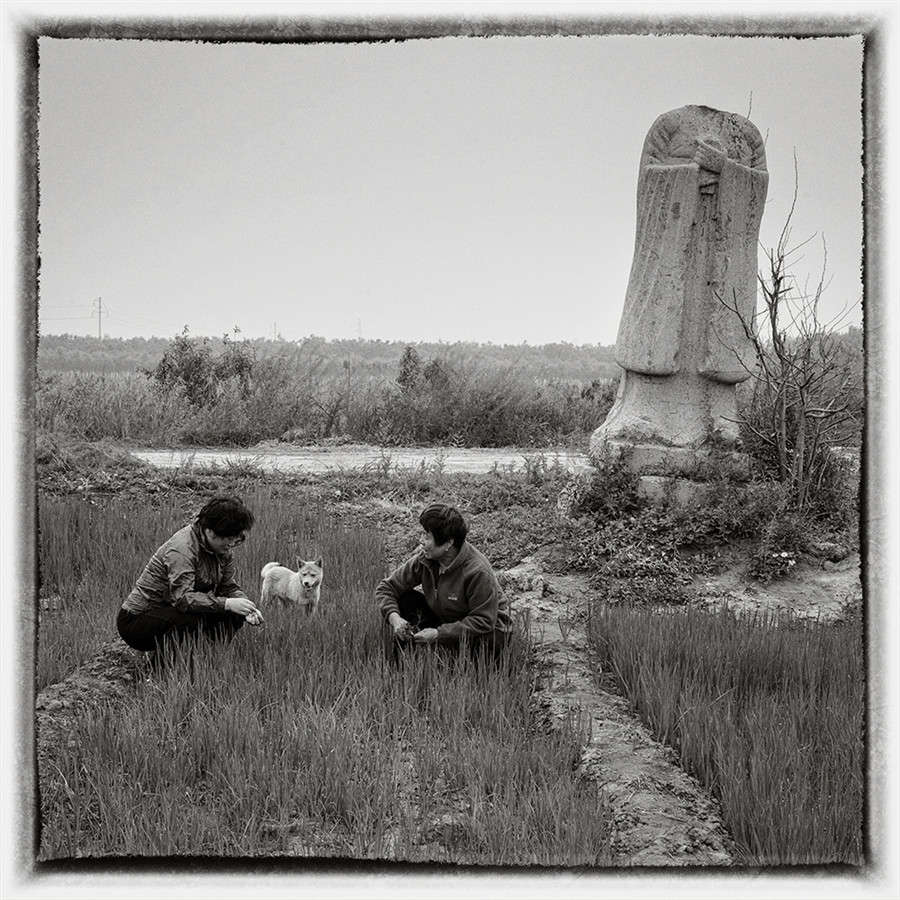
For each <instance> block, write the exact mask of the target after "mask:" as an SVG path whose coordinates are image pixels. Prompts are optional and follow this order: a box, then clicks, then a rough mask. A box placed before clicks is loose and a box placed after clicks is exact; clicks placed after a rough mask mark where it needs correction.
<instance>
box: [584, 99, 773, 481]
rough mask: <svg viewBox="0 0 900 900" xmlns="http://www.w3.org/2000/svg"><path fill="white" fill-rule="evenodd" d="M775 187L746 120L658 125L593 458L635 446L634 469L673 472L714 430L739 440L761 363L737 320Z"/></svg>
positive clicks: (709, 114) (685, 119)
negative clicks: (612, 382) (618, 372)
mask: <svg viewBox="0 0 900 900" xmlns="http://www.w3.org/2000/svg"><path fill="white" fill-rule="evenodd" d="M767 184H768V173H767V171H766V160H765V147H764V145H763V142H762V138H761V137H760V134H759V132H758V131H757V129H756V127H755V126H754V125H753V124H752V123H751V122H749V121H748V120H747V119H745V118H744V117H743V116H739V115H736V114H734V113H725V112H720V111H719V110H715V109H711V108H709V107H707V106H684V107H681V108H680V109H676V110H673V111H671V112H667V113H664V114H663V115H661V116H660V117H659V118H658V119H657V120H656V121H655V122H654V123H653V126H652V127H651V128H650V131H649V133H648V134H647V138H646V140H645V141H644V148H643V152H642V154H641V163H640V176H639V180H638V190H637V233H636V237H635V247H634V259H633V261H632V266H631V275H630V277H629V281H628V290H627V293H626V296H625V307H624V310H623V312H622V320H621V322H620V323H619V333H618V337H617V339H616V362H617V363H618V364H619V365H620V366H622V368H623V369H624V370H625V371H624V372H623V374H622V378H621V381H620V384H619V390H618V394H617V395H616V401H615V403H614V405H613V407H612V409H611V410H610V412H609V415H608V416H607V418H606V421H605V422H604V423H603V425H601V426H600V428H598V429H597V430H596V431H595V432H594V434H593V435H592V437H591V444H590V452H591V455H592V456H599V455H602V454H604V453H606V452H608V451H609V450H610V449H611V448H612V447H622V446H628V447H631V448H633V456H634V458H633V467H634V468H636V469H637V470H638V471H642V472H645V473H653V474H675V473H676V472H678V471H687V470H689V468H690V466H691V465H692V464H693V462H694V461H695V460H696V451H697V450H698V449H699V448H701V447H703V446H704V444H707V443H708V441H709V439H710V438H711V437H712V436H713V435H714V434H715V436H716V438H717V439H718V440H719V441H720V442H724V443H725V444H726V445H728V444H734V443H735V442H736V440H737V436H738V431H737V424H736V421H735V420H736V418H737V409H736V402H735V390H734V386H735V384H736V383H737V382H740V381H743V380H744V379H746V378H748V377H749V375H750V372H751V371H752V367H753V362H754V357H753V348H752V345H751V343H750V341H749V339H748V338H747V336H746V334H745V332H744V327H743V325H742V324H741V317H743V319H744V321H746V322H750V321H751V318H752V316H753V312H754V310H755V307H756V268H757V249H756V248H757V242H758V240H759V224H760V220H761V218H762V212H763V205H764V203H765V198H766V187H767ZM722 300H724V301H725V303H724V304H723V302H722ZM726 304H727V306H726ZM728 306H730V307H732V308H734V309H737V310H738V311H739V312H740V317H739V316H738V315H736V314H735V313H734V312H732V311H730V310H729V309H728V308H727V307H728Z"/></svg>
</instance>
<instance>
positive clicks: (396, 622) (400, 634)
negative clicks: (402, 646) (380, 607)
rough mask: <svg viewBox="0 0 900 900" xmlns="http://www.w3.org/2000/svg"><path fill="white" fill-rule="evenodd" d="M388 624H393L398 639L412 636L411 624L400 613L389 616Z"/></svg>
mask: <svg viewBox="0 0 900 900" xmlns="http://www.w3.org/2000/svg"><path fill="white" fill-rule="evenodd" d="M388 624H389V625H390V626H391V629H392V630H393V632H394V637H395V638H397V640H398V641H405V640H406V639H407V638H408V637H409V636H410V633H411V626H410V624H409V622H407V621H406V619H404V618H403V616H401V615H400V613H395V612H393V613H391V614H390V615H389V616H388Z"/></svg>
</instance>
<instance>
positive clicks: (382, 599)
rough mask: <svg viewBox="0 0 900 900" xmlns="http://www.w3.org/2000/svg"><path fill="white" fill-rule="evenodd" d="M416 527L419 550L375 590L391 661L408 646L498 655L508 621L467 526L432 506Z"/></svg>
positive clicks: (499, 593) (489, 569)
mask: <svg viewBox="0 0 900 900" xmlns="http://www.w3.org/2000/svg"><path fill="white" fill-rule="evenodd" d="M419 524H420V525H421V526H422V535H421V538H420V547H419V550H418V551H417V552H416V554H415V555H414V556H412V557H411V558H410V559H409V560H407V561H406V562H405V563H404V564H403V565H402V566H400V567H399V568H398V569H396V570H395V571H394V572H392V573H391V574H390V575H389V576H388V577H387V578H385V579H384V580H383V581H381V582H380V583H379V585H378V587H377V588H376V590H375V598H376V600H377V601H378V605H379V608H380V609H381V614H382V616H383V617H384V620H385V631H386V649H387V651H388V656H389V658H393V659H396V657H397V650H398V645H401V644H403V643H406V642H409V641H411V642H412V643H414V644H439V645H444V646H448V647H459V646H461V645H464V646H467V647H468V648H469V649H470V650H473V651H487V652H488V653H489V654H491V655H494V656H496V655H497V654H498V653H499V652H500V651H501V650H502V649H503V647H504V646H505V645H506V643H507V642H508V640H509V638H510V636H511V633H512V621H511V619H510V615H509V606H508V603H507V601H506V598H505V597H504V595H503V591H502V590H501V588H500V584H499V582H498V581H497V576H496V575H495V574H494V570H493V568H492V567H491V564H490V563H489V562H488V560H487V558H486V557H485V556H484V554H483V553H481V552H480V551H479V550H477V549H476V548H475V547H473V546H472V545H471V544H470V543H468V542H467V541H466V534H467V533H468V527H467V525H466V523H465V520H464V519H463V517H462V515H461V514H460V512H459V510H457V509H455V508H454V507H452V506H446V505H445V504H443V503H434V504H432V505H431V506H428V507H426V508H425V509H424V510H422V513H421V515H420V516H419ZM419 588H421V590H418V589H419Z"/></svg>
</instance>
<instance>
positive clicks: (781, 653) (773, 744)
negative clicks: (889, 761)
mask: <svg viewBox="0 0 900 900" xmlns="http://www.w3.org/2000/svg"><path fill="white" fill-rule="evenodd" d="M862 636H863V635H862V626H861V624H860V622H859V621H858V620H855V621H854V620H851V621H848V622H844V623H840V624H836V625H828V624H819V623H801V622H797V621H792V620H791V619H790V618H788V617H784V616H783V617H779V618H776V617H773V616H753V617H748V616H746V615H744V616H741V615H738V614H736V613H734V612H731V611H728V610H727V609H722V610H720V611H719V612H718V613H715V614H710V613H708V612H704V611H701V610H697V609H688V610H684V611H669V612H666V613H661V612H659V611H654V610H652V609H646V608H644V609H641V608H634V607H632V608H628V607H624V608H618V607H614V606H612V607H610V606H604V607H602V608H599V609H597V610H596V611H595V614H594V615H593V616H592V619H591V622H590V626H589V638H590V640H591V641H592V644H593V645H594V647H595V649H596V650H597V654H598V660H599V661H600V663H601V665H603V666H604V668H608V669H611V670H612V671H613V672H614V673H615V674H616V675H617V676H618V677H619V679H620V680H621V683H622V685H623V687H624V689H625V692H626V694H627V696H628V697H629V699H630V700H631V701H632V703H633V704H634V705H635V707H636V709H637V711H638V712H639V714H640V715H641V717H642V718H644V719H645V720H646V721H647V722H648V723H649V724H650V725H651V727H652V729H653V731H654V733H655V735H656V736H657V737H658V738H659V739H660V740H663V741H665V742H666V743H668V744H671V745H672V746H673V747H675V748H676V749H677V750H678V751H679V754H680V757H681V763H682V765H683V766H684V768H686V769H687V770H688V771H690V772H693V773H694V774H696V775H697V777H698V778H699V779H700V781H701V782H702V783H704V784H705V785H706V786H707V787H708V788H709V789H710V790H711V791H712V792H713V793H714V794H715V795H716V796H717V797H718V798H719V800H720V802H721V805H722V815H723V819H724V821H725V824H726V826H727V827H728V828H729V829H730V831H731V833H732V835H733V837H734V838H735V841H736V843H737V846H738V848H739V851H740V854H741V859H740V862H742V863H743V864H745V865H784V864H791V865H811V864H822V863H849V864H851V865H860V864H861V863H862V862H863V858H864V857H863V835H862V822H863V802H864V796H865V778H864V764H865V746H864V743H863V728H864V724H863V717H864V711H865V693H866V688H865V667H864V654H863V646H862Z"/></svg>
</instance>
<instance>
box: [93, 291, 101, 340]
mask: <svg viewBox="0 0 900 900" xmlns="http://www.w3.org/2000/svg"><path fill="white" fill-rule="evenodd" d="M94 304H95V305H96V307H97V340H98V341H102V340H103V332H102V330H101V327H100V318H101V316H102V315H103V298H102V297H98V298H97V299H96V300H95V301H94Z"/></svg>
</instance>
